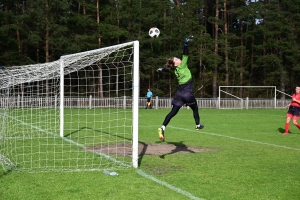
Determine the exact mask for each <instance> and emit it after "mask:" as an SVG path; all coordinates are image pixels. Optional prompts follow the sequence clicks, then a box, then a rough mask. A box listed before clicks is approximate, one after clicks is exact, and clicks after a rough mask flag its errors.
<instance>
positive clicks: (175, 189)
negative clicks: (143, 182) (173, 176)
mask: <svg viewBox="0 0 300 200" xmlns="http://www.w3.org/2000/svg"><path fill="white" fill-rule="evenodd" d="M136 172H137V173H138V174H139V175H141V176H143V177H145V178H148V179H150V180H152V181H154V182H156V183H159V184H160V185H163V186H166V187H168V188H170V189H171V190H173V191H175V192H178V193H180V194H182V195H184V196H187V197H189V198H190V199H195V200H205V199H200V198H198V197H195V196H194V195H192V194H191V193H189V192H186V191H183V190H182V189H180V188H177V187H175V186H173V185H170V184H168V183H166V182H164V181H161V180H158V179H156V178H155V177H153V176H150V175H148V174H146V173H144V172H143V171H142V170H140V169H138V170H136Z"/></svg>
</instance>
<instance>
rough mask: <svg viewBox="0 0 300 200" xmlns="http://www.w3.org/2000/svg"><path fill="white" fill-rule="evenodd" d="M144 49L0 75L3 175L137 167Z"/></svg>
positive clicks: (119, 48)
mask: <svg viewBox="0 0 300 200" xmlns="http://www.w3.org/2000/svg"><path fill="white" fill-rule="evenodd" d="M136 46H137V45H134V42H130V43H125V44H121V45H116V46H112V47H107V48H102V49H97V50H93V51H87V52H82V53H78V54H73V55H67V56H63V57H62V58H61V59H60V60H58V61H55V62H51V63H45V64H36V65H26V66H14V67H6V68H5V69H0V91H1V96H0V120H1V121H0V123H1V124H0V125H1V128H0V131H1V132H0V165H2V166H3V169H4V170H7V169H10V168H14V169H15V170H22V171H23V170H28V171H34V170H44V171H49V170H51V171H78V170H79V171H86V170H103V169H107V168H116V167H130V166H132V151H133V148H132V139H133V136H132V130H133V116H132V115H133V112H132V102H133V72H134V70H133V68H134V66H135V64H134V60H135V59H134V47H136ZM137 56H138V55H137ZM61 69H63V72H62V71H61ZM61 92H63V93H61Z"/></svg>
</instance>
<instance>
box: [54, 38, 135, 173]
mask: <svg viewBox="0 0 300 200" xmlns="http://www.w3.org/2000/svg"><path fill="white" fill-rule="evenodd" d="M130 44H133V51H134V52H133V80H132V89H133V96H132V166H133V167H134V168H137V167H138V124H139V117H138V116H139V113H138V110H139V109H138V108H139V88H140V86H139V41H133V42H127V43H123V44H122V45H123V46H127V45H130ZM115 46H117V45H115ZM111 47H112V46H110V47H107V48H111ZM101 49H102V50H105V49H106V48H101ZM97 50H98V49H97ZM97 50H94V51H97ZM78 54H80V53H78ZM74 56H76V54H71V55H65V56H61V57H60V94H61V96H60V128H59V129H60V130H59V132H60V137H62V138H63V137H64V68H65V65H64V60H65V59H67V58H68V57H74Z"/></svg>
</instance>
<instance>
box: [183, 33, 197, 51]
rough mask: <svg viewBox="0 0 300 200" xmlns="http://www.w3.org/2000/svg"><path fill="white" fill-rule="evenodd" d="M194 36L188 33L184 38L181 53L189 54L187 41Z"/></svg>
mask: <svg viewBox="0 0 300 200" xmlns="http://www.w3.org/2000/svg"><path fill="white" fill-rule="evenodd" d="M193 38H194V36H192V35H190V36H188V37H186V38H185V41H184V44H183V55H186V56H187V55H188V54H189V49H188V46H189V45H188V42H189V41H191V40H192V39H193Z"/></svg>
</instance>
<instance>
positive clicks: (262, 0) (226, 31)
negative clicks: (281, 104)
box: [0, 0, 300, 98]
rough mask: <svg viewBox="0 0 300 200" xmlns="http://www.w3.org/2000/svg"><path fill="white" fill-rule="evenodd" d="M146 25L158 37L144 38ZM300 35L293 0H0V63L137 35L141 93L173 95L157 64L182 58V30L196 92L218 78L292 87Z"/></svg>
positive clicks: (39, 59)
mask: <svg viewBox="0 0 300 200" xmlns="http://www.w3.org/2000/svg"><path fill="white" fill-rule="evenodd" d="M151 27H157V28H159V29H160V31H161V34H160V36H159V37H158V38H151V37H149V35H148V31H149V29H150V28H151ZM299 34H300V1H299V0H296V1H295V0H285V1H281V0H251V1H250V0H249V1H248V0H242V1H241V0H0V48H1V50H0V65H1V66H5V67H6V68H9V66H15V65H28V64H37V63H45V62H52V61H55V60H58V59H59V58H60V56H62V55H67V54H72V53H77V52H82V51H87V50H92V49H97V48H102V47H107V46H111V45H116V44H121V43H124V42H129V41H134V40H139V42H140V89H141V90H140V93H141V96H144V95H143V94H146V92H147V88H151V90H152V92H153V93H154V96H165V97H171V96H173V95H174V93H175V92H176V87H177V81H176V78H175V77H174V76H172V75H170V74H163V73H158V72H156V69H157V68H159V67H163V66H164V64H165V62H166V59H167V58H168V57H172V56H176V57H181V55H182V48H183V42H184V39H185V37H187V36H188V35H193V36H194V40H193V41H192V42H191V43H190V44H189V54H190V56H189V62H188V64H189V68H190V70H191V72H192V74H193V81H194V83H195V88H198V87H199V86H201V85H203V89H201V91H200V92H199V93H197V97H198V98H199V97H201V98H215V97H217V96H218V87H219V86H224V85H231V86H234V85H240V86H276V87H277V88H278V89H279V90H281V91H283V92H286V93H288V94H291V93H292V92H294V88H295V86H296V85H297V84H300V77H299V75H300V65H299V61H300V55H299V45H300V40H299ZM0 70H1V69H0ZM239 93H240V94H239V96H240V97H242V96H243V88H241V89H240V90H239ZM281 98H285V96H284V95H283V94H281Z"/></svg>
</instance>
